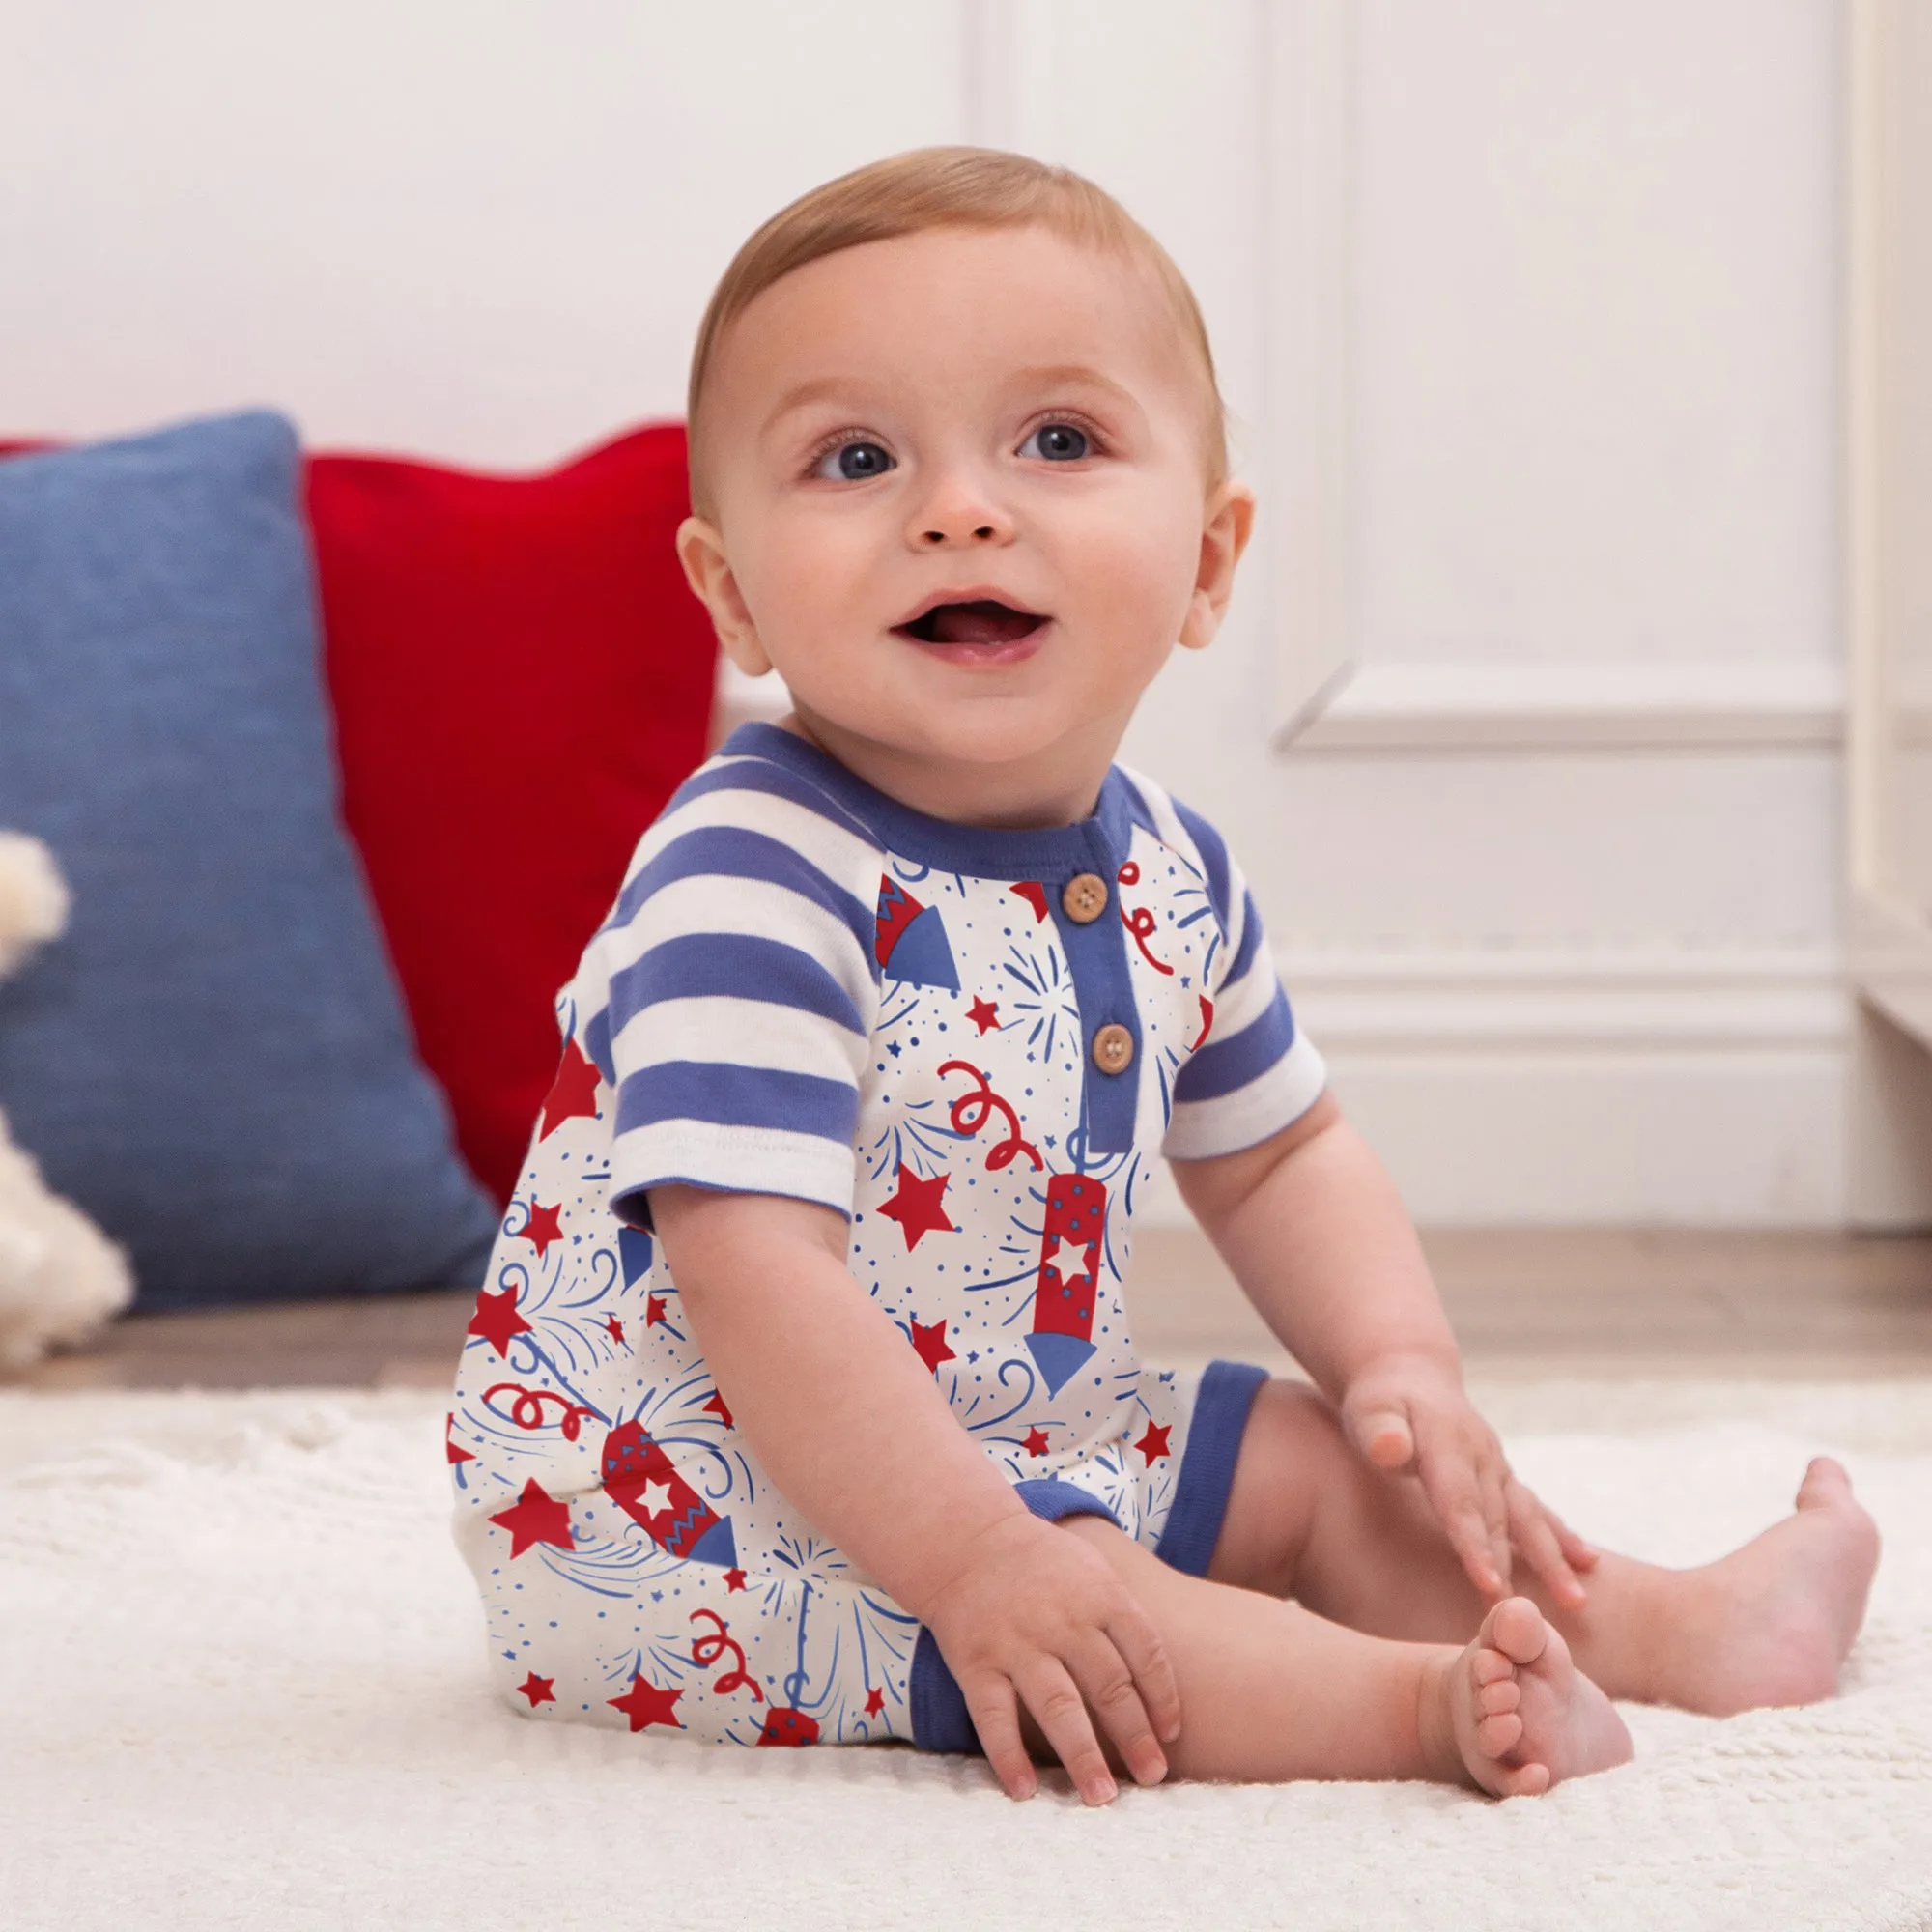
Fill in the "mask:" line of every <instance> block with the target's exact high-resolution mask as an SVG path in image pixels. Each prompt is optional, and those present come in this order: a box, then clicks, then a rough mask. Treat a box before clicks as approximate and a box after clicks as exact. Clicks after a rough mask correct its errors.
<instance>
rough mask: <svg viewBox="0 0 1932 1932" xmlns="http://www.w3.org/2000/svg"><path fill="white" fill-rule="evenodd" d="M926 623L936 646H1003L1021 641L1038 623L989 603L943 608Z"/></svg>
mask: <svg viewBox="0 0 1932 1932" xmlns="http://www.w3.org/2000/svg"><path fill="white" fill-rule="evenodd" d="M926 621H927V623H928V624H929V625H930V626H931V629H932V640H933V642H934V643H936V644H1004V643H1009V642H1010V641H1011V640H1012V639H1014V638H1023V637H1025V636H1026V635H1027V633H1028V632H1029V631H1032V630H1034V629H1036V628H1037V626H1038V623H1039V619H1038V618H1037V617H1035V616H1032V615H1030V614H1029V613H1028V612H1026V611H1014V610H1012V609H1010V608H1009V606H1007V605H1005V604H996V603H993V602H992V601H990V600H987V601H983V602H980V603H978V604H942V605H940V607H939V608H938V609H937V610H936V611H933V612H932V614H931V616H930V617H929V618H927V620H926Z"/></svg>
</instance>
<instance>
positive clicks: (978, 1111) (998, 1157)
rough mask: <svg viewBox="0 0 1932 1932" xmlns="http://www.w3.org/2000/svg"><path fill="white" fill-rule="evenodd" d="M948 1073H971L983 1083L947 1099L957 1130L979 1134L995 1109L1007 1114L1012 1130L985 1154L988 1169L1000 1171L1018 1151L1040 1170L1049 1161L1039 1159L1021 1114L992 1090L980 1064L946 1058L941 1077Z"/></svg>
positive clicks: (949, 1116)
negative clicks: (1024, 1130)
mask: <svg viewBox="0 0 1932 1932" xmlns="http://www.w3.org/2000/svg"><path fill="white" fill-rule="evenodd" d="M949 1073H970V1074H971V1075H972V1076H973V1078H974V1079H975V1080H977V1081H978V1082H979V1083H980V1085H979V1087H978V1089H977V1090H976V1091H975V1092H973V1093H971V1094H959V1095H958V1096H957V1097H956V1098H955V1099H952V1100H949V1101H948V1102H947V1106H946V1111H947V1116H948V1118H949V1119H950V1120H951V1121H952V1131H953V1132H954V1133H955V1134H966V1135H971V1134H977V1133H978V1132H979V1131H980V1128H981V1127H983V1126H984V1125H985V1124H986V1122H987V1119H988V1117H989V1116H990V1115H991V1114H992V1113H993V1112H994V1110H995V1109H997V1110H998V1111H999V1112H1000V1113H1001V1114H1002V1115H1004V1116H1005V1117H1006V1122H1007V1125H1008V1127H1009V1129H1010V1131H1009V1133H1008V1135H1007V1137H1006V1139H1005V1140H1003V1141H999V1142H996V1143H995V1145H994V1146H993V1149H992V1151H990V1152H989V1153H988V1154H987V1155H986V1171H987V1172H988V1173H989V1174H997V1173H998V1172H999V1170H1000V1169H1001V1168H1003V1167H1009V1166H1011V1164H1012V1161H1013V1158H1014V1156H1015V1155H1016V1154H1025V1155H1026V1157H1027V1158H1028V1159H1029V1160H1030V1161H1032V1162H1033V1171H1034V1172H1035V1173H1036V1174H1037V1173H1039V1171H1040V1170H1041V1169H1042V1168H1043V1167H1045V1165H1046V1163H1045V1161H1043V1160H1041V1159H1040V1157H1039V1150H1038V1149H1037V1147H1035V1146H1034V1144H1033V1143H1032V1142H1031V1141H1024V1140H1022V1139H1021V1138H1020V1117H1019V1116H1018V1115H1017V1114H1016V1113H1014V1112H1013V1109H1012V1103H1011V1102H1010V1101H1009V1100H1003V1099H1001V1098H1000V1096H999V1095H998V1094H995V1093H994V1092H993V1084H992V1082H991V1081H990V1080H988V1079H987V1078H986V1076H985V1075H984V1074H983V1073H981V1072H980V1069H979V1068H978V1067H977V1066H974V1065H970V1064H969V1063H968V1062H966V1061H964V1060H949V1061H947V1062H946V1063H945V1065H942V1066H941V1067H940V1069H939V1077H940V1078H941V1079H942V1080H944V1079H945V1078H946V1076H947V1075H948V1074H949Z"/></svg>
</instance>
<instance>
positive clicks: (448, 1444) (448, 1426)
mask: <svg viewBox="0 0 1932 1932" xmlns="http://www.w3.org/2000/svg"><path fill="white" fill-rule="evenodd" d="M455 1427H456V1412H455V1410H454V1409H452V1410H451V1411H450V1412H449V1414H447V1415H445V1416H444V1417H443V1418H442V1447H443V1453H444V1454H445V1455H447V1456H448V1458H449V1460H450V1461H451V1462H452V1463H473V1462H475V1460H476V1458H475V1457H474V1456H472V1455H471V1454H470V1453H469V1450H468V1449H466V1448H464V1446H463V1445H462V1443H460V1442H458V1441H457V1440H456V1438H455V1437H454V1436H453V1435H451V1434H450V1431H451V1430H453V1429H454V1428H455Z"/></svg>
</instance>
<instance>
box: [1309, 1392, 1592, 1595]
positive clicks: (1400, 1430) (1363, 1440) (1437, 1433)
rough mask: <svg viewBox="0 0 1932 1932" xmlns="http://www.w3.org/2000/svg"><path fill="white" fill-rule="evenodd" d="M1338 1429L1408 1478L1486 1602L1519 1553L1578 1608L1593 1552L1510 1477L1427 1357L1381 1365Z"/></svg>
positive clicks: (1488, 1431)
mask: <svg viewBox="0 0 1932 1932" xmlns="http://www.w3.org/2000/svg"><path fill="white" fill-rule="evenodd" d="M1342 1420H1343V1423H1344V1425H1345V1426H1346V1427H1347V1429H1348V1431H1349V1435H1350V1437H1351V1438H1352V1440H1353V1441H1354V1444H1355V1446H1356V1448H1358V1449H1359V1450H1360V1451H1361V1452H1362V1454H1363V1455H1364V1456H1365V1457H1367V1458H1368V1460H1369V1461H1370V1462H1371V1463H1374V1464H1375V1466H1376V1467H1377V1468H1378V1469H1390V1470H1406V1471H1410V1472H1412V1473H1413V1474H1415V1475H1416V1476H1417V1477H1418V1478H1420V1480H1421V1483H1422V1490H1423V1493H1424V1494H1425V1495H1426V1496H1427V1497H1428V1498H1429V1502H1430V1506H1431V1507H1432V1508H1433V1509H1434V1510H1435V1514H1436V1517H1437V1518H1438V1520H1440V1521H1441V1524H1442V1527H1443V1529H1444V1530H1445V1531H1446V1532H1447V1533H1448V1537H1449V1543H1450V1547H1451V1548H1453V1549H1454V1550H1455V1551H1456V1554H1457V1555H1458V1556H1459V1557H1461V1558H1462V1560H1463V1569H1464V1570H1466V1571H1467V1572H1468V1573H1469V1580H1470V1581H1471V1582H1472V1583H1474V1584H1475V1586H1476V1588H1477V1589H1479V1590H1480V1591H1482V1593H1483V1594H1484V1595H1485V1596H1486V1597H1490V1598H1492V1599H1494V1598H1500V1597H1503V1596H1506V1595H1507V1594H1508V1592H1509V1587H1510V1552H1511V1549H1512V1548H1514V1549H1515V1550H1516V1551H1517V1552H1518V1553H1520V1555H1521V1556H1522V1557H1523V1559H1524V1560H1525V1561H1526V1562H1527V1563H1528V1564H1529V1567H1530V1568H1531V1569H1532V1570H1533V1571H1535V1573H1536V1574H1537V1576H1538V1577H1541V1578H1542V1579H1543V1581H1544V1582H1545V1583H1546V1584H1547V1585H1548V1588H1549V1592H1550V1595H1551V1596H1553V1597H1554V1598H1555V1600H1556V1602H1557V1603H1558V1604H1559V1605H1562V1606H1563V1607H1564V1608H1565V1609H1576V1608H1577V1607H1579V1606H1580V1605H1581V1604H1582V1602H1583V1597H1584V1592H1583V1585H1582V1584H1581V1583H1580V1582H1579V1581H1578V1580H1577V1571H1579V1570H1590V1569H1593V1568H1595V1566H1596V1561H1597V1552H1596V1551H1595V1550H1594V1549H1592V1548H1590V1546H1589V1545H1588V1544H1587V1543H1585V1542H1584V1541H1583V1540H1582V1538H1581V1537H1579V1536H1578V1535H1577V1533H1576V1532H1575V1531H1574V1530H1572V1529H1570V1528H1568V1527H1567V1526H1566V1525H1565V1524H1564V1523H1563V1521H1562V1520H1560V1519H1559V1518H1558V1517H1557V1516H1556V1515H1555V1514H1554V1512H1552V1511H1550V1510H1548V1509H1546V1508H1545V1507H1544V1505H1543V1504H1542V1503H1540V1502H1539V1501H1537V1499H1536V1497H1535V1496H1533V1495H1532V1494H1531V1493H1530V1492H1529V1491H1528V1490H1527V1489H1526V1488H1525V1487H1524V1486H1523V1485H1522V1484H1521V1483H1520V1482H1518V1481H1517V1479H1516V1477H1515V1476H1514V1475H1513V1474H1512V1473H1511V1471H1510V1465H1509V1463H1508V1462H1507V1461H1506V1460H1505V1459H1504V1457H1503V1450H1502V1444H1501V1443H1500V1442H1498V1441H1497V1440H1496V1435H1495V1432H1494V1431H1493V1430H1492V1428H1491V1427H1490V1425H1489V1424H1488V1423H1487V1422H1485V1421H1484V1420H1483V1418H1482V1417H1481V1416H1480V1415H1478V1414H1477V1413H1476V1411H1475V1410H1474V1409H1473V1408H1472V1407H1470V1406H1469V1399H1468V1397H1467V1396H1466V1395H1464V1394H1463V1387H1462V1384H1461V1382H1460V1381H1459V1379H1458V1378H1456V1376H1455V1375H1454V1374H1453V1373H1451V1372H1450V1371H1449V1370H1447V1369H1445V1368H1444V1367H1443V1366H1442V1365H1441V1363H1439V1362H1437V1361H1435V1359H1434V1358H1433V1357H1430V1356H1425V1355H1387V1356H1383V1357H1381V1358H1380V1359H1379V1360H1378V1361H1376V1362H1373V1363H1371V1364H1370V1365H1369V1366H1368V1368H1366V1369H1365V1370H1364V1371H1363V1372H1362V1373H1361V1374H1360V1375H1358V1376H1357V1377H1356V1378H1355V1379H1354V1380H1353V1381H1352V1382H1350V1384H1349V1387H1348V1390H1347V1392H1346V1393H1345V1394H1344V1396H1343V1398H1342Z"/></svg>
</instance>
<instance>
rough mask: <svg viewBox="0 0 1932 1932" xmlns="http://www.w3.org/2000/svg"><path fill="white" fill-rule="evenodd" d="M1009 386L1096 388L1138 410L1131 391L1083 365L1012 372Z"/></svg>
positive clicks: (1070, 363) (1068, 363) (1060, 364)
mask: <svg viewBox="0 0 1932 1932" xmlns="http://www.w3.org/2000/svg"><path fill="white" fill-rule="evenodd" d="M1009 385H1010V386H1011V387H1012V388H1015V389H1061V388H1082V389H1098V390H1099V391H1100V392H1101V393H1102V394H1103V395H1108V396H1111V397H1113V398H1114V400H1115V401H1117V402H1120V403H1123V404H1125V405H1126V406H1127V407H1128V408H1129V409H1134V410H1138V409H1139V408H1140V403H1139V401H1138V399H1137V398H1136V397H1135V395H1134V392H1133V391H1132V390H1131V389H1129V388H1127V387H1126V386H1125V385H1124V384H1121V383H1117V382H1115V381H1114V379H1113V378H1112V377H1111V376H1105V375H1102V374H1101V372H1100V371H1099V370H1098V369H1095V368H1093V367H1091V366H1090V365H1089V364H1087V363H1085V362H1056V363H1051V364H1049V365H1047V366H1046V367H1043V368H1038V369H1015V370H1014V371H1013V373H1012V376H1011V378H1010V379H1009Z"/></svg>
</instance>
